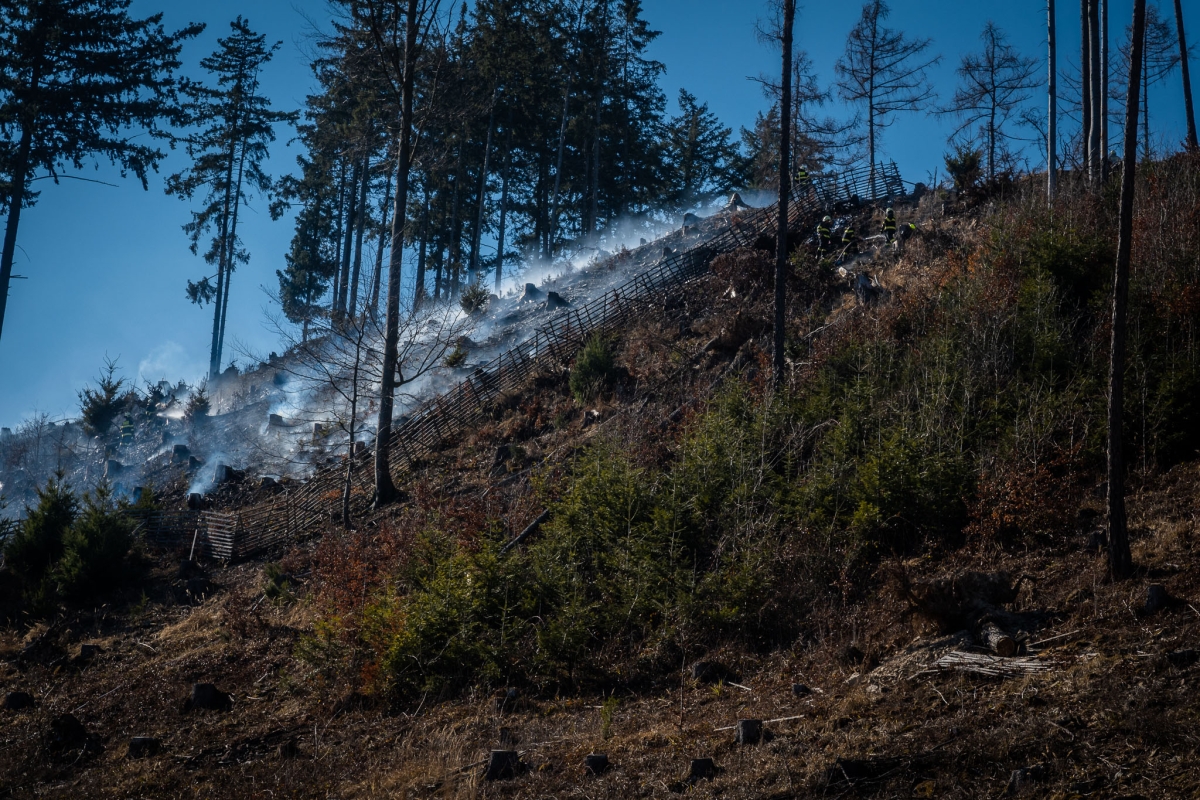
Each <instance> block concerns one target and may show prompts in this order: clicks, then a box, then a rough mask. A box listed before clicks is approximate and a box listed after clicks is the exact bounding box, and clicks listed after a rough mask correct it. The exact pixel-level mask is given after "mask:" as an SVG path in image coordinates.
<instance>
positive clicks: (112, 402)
mask: <svg viewBox="0 0 1200 800" xmlns="http://www.w3.org/2000/svg"><path fill="white" fill-rule="evenodd" d="M116 374H117V360H116V359H115V358H108V357H107V356H106V357H105V358H104V369H102V370H101V371H100V377H98V378H97V379H96V388H95V389H93V388H92V387H90V386H85V387H84V388H83V391H81V392H80V393H79V413H80V417H81V418H82V420H83V428H84V430H85V431H87V432H88V433H89V434H91V435H92V436H104V435H105V434H107V433H108V430H109V428H111V427H112V424H113V421H114V420H116V418H117V415H118V414H120V413H121V407H122V406H123V405H124V399H123V398H122V393H121V389H122V388H124V386H125V379H124V378H118V377H116Z"/></svg>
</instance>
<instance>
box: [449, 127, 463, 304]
mask: <svg viewBox="0 0 1200 800" xmlns="http://www.w3.org/2000/svg"><path fill="white" fill-rule="evenodd" d="M461 183H462V144H461V143H460V144H459V148H458V159H457V160H456V161H455V164H454V199H453V201H452V202H451V203H450V267H449V275H448V276H447V277H448V279H449V281H450V286H449V288H448V289H447V290H446V296H447V297H457V296H458V284H459V272H460V271H461V270H462V228H461V227H460V225H461V220H459V214H458V211H459V205H460V196H461V192H459V186H460V185H461Z"/></svg>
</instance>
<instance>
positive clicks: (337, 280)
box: [329, 163, 346, 320]
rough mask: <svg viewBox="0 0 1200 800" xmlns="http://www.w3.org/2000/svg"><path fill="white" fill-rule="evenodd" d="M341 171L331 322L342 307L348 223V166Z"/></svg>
mask: <svg viewBox="0 0 1200 800" xmlns="http://www.w3.org/2000/svg"><path fill="white" fill-rule="evenodd" d="M339 169H340V170H341V177H340V178H339V184H338V207H337V233H336V234H335V235H334V238H333V244H334V248H335V250H336V251H337V259H336V260H335V261H334V262H333V280H332V281H330V282H329V288H330V290H331V291H332V292H333V298H332V302H331V304H330V306H329V319H331V320H335V319H337V316H338V308H340V306H341V303H340V297H339V290H340V288H341V285H342V272H341V267H342V234H343V233H344V231H345V223H346V165H345V164H344V163H343V164H339Z"/></svg>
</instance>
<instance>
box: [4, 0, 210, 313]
mask: <svg viewBox="0 0 1200 800" xmlns="http://www.w3.org/2000/svg"><path fill="white" fill-rule="evenodd" d="M129 4H130V0H69V1H68V0H8V2H5V3H4V4H3V5H0V140H2V141H0V179H2V182H0V187H2V191H0V210H3V211H4V212H5V213H6V214H7V216H8V221H7V226H6V229H5V234H4V245H3V251H2V254H0V331H2V330H3V326H4V312H5V308H6V306H7V303H8V289H9V283H10V281H11V278H12V265H13V257H14V254H15V252H16V247H17V230H18V227H19V225H20V221H21V210H22V209H23V208H27V207H29V206H31V205H33V203H34V202H35V201H36V199H37V193H36V192H34V191H33V190H32V187H31V184H32V183H33V182H34V181H35V180H41V179H42V178H52V179H54V180H56V181H57V180H58V179H60V178H64V177H71V176H68V175H64V174H63V171H64V170H65V169H67V168H74V169H81V168H82V167H83V165H84V163H85V162H87V161H89V160H91V159H107V160H108V161H110V162H111V163H113V164H115V165H117V166H119V167H120V168H121V171H122V174H125V173H127V172H132V173H133V174H134V175H135V176H136V177H137V178H138V179H139V180H140V181H141V182H142V186H143V188H146V187H147V186H148V184H147V181H146V176H147V174H148V173H149V172H150V171H151V170H153V169H154V168H155V166H156V165H157V164H158V162H159V161H160V160H161V159H162V157H163V152H162V151H161V150H160V149H158V148H157V147H155V146H154V145H152V144H149V143H147V142H146V140H144V139H141V138H139V137H137V136H133V135H130V131H131V129H138V128H141V129H144V130H145V131H147V132H148V133H149V134H150V135H151V137H152V138H163V137H166V136H168V133H167V131H166V130H164V128H163V127H162V126H163V125H164V123H165V124H168V125H170V124H174V123H178V122H180V121H181V117H180V113H179V107H178V103H177V90H178V84H177V82H176V79H175V77H174V74H175V70H177V69H178V68H179V51H180V48H181V46H182V43H183V42H184V41H185V40H187V39H189V38H192V37H194V36H196V35H197V34H199V33H200V31H201V30H203V27H204V26H202V25H189V26H187V27H185V28H183V29H181V30H179V31H176V32H175V33H167V32H165V31H164V30H163V28H162V25H161V21H162V15H161V14H156V15H153V16H150V17H147V18H145V19H135V18H133V17H130V16H129V13H128V12H129ZM39 171H43V172H44V173H45V174H44V175H38V172H39Z"/></svg>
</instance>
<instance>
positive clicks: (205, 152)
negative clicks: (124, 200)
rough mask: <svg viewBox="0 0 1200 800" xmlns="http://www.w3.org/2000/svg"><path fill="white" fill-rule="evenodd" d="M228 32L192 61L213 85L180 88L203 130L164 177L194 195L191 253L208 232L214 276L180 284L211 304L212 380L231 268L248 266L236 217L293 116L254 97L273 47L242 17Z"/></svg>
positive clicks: (263, 185) (267, 181)
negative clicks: (197, 201) (185, 164)
mask: <svg viewBox="0 0 1200 800" xmlns="http://www.w3.org/2000/svg"><path fill="white" fill-rule="evenodd" d="M229 27H230V29H231V31H232V33H231V34H230V35H229V36H227V37H225V38H223V39H218V40H217V50H216V51H215V52H214V53H213V54H212V55H210V56H208V57H207V58H205V59H204V60H203V61H201V62H200V65H201V66H202V67H203V68H204V69H205V70H207V71H208V72H209V73H210V74H212V75H213V76H214V77H215V78H216V85H215V86H205V85H203V84H200V83H191V84H188V85H187V86H186V87H185V89H184V91H185V93H186V95H187V102H186V104H185V108H186V110H187V113H188V115H189V121H190V122H192V123H193V124H195V125H200V126H203V127H201V128H200V129H199V130H198V131H196V132H195V133H194V134H192V135H191V136H189V137H187V139H186V143H187V154H188V156H189V157H190V158H191V159H192V164H191V166H190V167H189V168H188V169H186V170H184V171H182V172H179V173H176V174H175V175H172V176H171V177H169V178H168V179H167V187H166V191H167V194H169V195H176V196H179V197H182V198H185V199H192V198H193V197H194V196H195V195H196V194H197V193H198V192H200V193H202V197H201V203H202V205H201V207H200V210H199V211H193V212H192V220H191V221H190V222H188V223H187V224H185V225H184V226H183V229H184V231H185V232H186V233H187V235H188V238H189V240H190V243H191V249H192V252H193V253H195V252H198V249H199V246H200V243H201V240H202V239H203V238H204V237H205V236H206V235H207V234H208V233H209V232H210V231H213V232H214V233H213V236H212V238H211V239H210V241H209V243H208V249H207V250H206V251H205V253H204V260H205V261H206V262H207V263H209V264H212V265H215V266H216V268H217V272H216V275H215V276H210V277H205V278H202V279H201V280H199V281H188V286H187V296H188V299H190V300H191V301H192V302H193V303H196V304H197V305H205V304H207V303H212V304H213V328H212V345H211V348H210V351H209V374H210V376H212V377H216V376H217V375H218V374H219V373H220V371H221V356H222V351H223V348H224V341H225V318H226V313H227V311H228V308H229V284H230V279H231V277H232V275H233V272H234V270H235V269H236V265H237V264H238V263H242V264H245V263H246V262H248V261H249V254H248V253H247V252H245V251H244V250H242V249H240V248H239V247H238V237H237V221H238V213H239V211H240V210H241V207H242V206H243V205H245V204H246V203H247V202H248V200H249V198H250V191H251V190H253V191H257V192H259V193H262V194H266V193H268V192H270V191H271V188H272V185H273V181H272V179H271V177H270V176H269V175H267V174H266V173H265V172H264V171H263V169H262V163H263V161H264V160H265V159H266V157H267V148H268V146H269V145H270V143H271V142H273V141H274V140H275V126H276V125H278V124H281V123H290V122H293V121H294V120H295V119H296V115H295V114H294V113H291V112H283V111H274V110H272V109H271V103H270V100H268V99H267V98H266V97H264V96H262V95H260V94H258V91H259V73H260V71H261V70H262V67H263V66H264V65H265V64H266V63H267V62H269V61H270V60H271V57H272V56H273V55H274V53H275V51H276V50H277V49H278V48H279V45H280V43H278V42H276V43H275V44H274V45H271V46H270V47H268V46H267V44H266V36H264V35H261V34H256V33H254V31H252V30H251V29H250V26H249V23H247V22H246V20H244V19H243V18H242V17H238V18H237V19H236V20H234V21H233V22H231V23H230V24H229ZM214 277H215V279H216V283H215V284H214V283H213V278H214Z"/></svg>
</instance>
